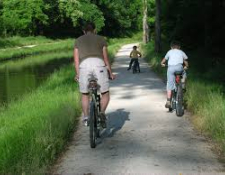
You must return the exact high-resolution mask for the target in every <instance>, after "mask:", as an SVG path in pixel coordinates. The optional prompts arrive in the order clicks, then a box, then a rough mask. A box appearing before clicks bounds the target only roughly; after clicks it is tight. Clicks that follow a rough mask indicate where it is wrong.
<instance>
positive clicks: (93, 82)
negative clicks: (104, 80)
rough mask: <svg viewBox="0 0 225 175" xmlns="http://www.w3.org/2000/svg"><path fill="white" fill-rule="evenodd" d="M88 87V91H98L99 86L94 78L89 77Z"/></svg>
mask: <svg viewBox="0 0 225 175" xmlns="http://www.w3.org/2000/svg"><path fill="white" fill-rule="evenodd" d="M88 81H89V85H88V88H89V89H90V88H91V89H98V88H99V85H98V83H97V81H98V79H97V78H95V77H94V76H91V77H90V78H89V79H88Z"/></svg>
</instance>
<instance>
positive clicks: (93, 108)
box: [88, 77, 105, 148]
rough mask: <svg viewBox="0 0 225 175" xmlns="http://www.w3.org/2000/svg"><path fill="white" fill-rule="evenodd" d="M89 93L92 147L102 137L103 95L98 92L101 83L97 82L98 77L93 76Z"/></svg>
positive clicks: (90, 80)
mask: <svg viewBox="0 0 225 175" xmlns="http://www.w3.org/2000/svg"><path fill="white" fill-rule="evenodd" d="M88 81H89V85H88V88H89V94H90V97H91V98H90V105H89V109H90V118H89V136H90V146H91V148H95V147H96V140H97V139H98V138H100V130H101V124H102V122H105V121H102V120H101V118H100V115H99V114H100V109H101V106H100V101H101V95H100V94H99V93H98V90H99V85H98V83H97V78H95V77H91V78H90V79H89V80H88Z"/></svg>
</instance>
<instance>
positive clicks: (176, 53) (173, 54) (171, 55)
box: [165, 49, 188, 66]
mask: <svg viewBox="0 0 225 175" xmlns="http://www.w3.org/2000/svg"><path fill="white" fill-rule="evenodd" d="M165 59H166V60H168V65H169V66H174V65H178V64H183V62H184V60H186V59H188V57H187V55H186V54H185V53H184V52H183V51H182V50H179V49H171V50H169V51H168V52H167V54H166V56H165Z"/></svg>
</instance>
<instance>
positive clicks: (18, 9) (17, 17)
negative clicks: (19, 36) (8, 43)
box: [1, 0, 48, 34]
mask: <svg viewBox="0 0 225 175" xmlns="http://www.w3.org/2000/svg"><path fill="white" fill-rule="evenodd" d="M2 6H3V9H2V12H1V13H2V22H3V24H4V30H5V32H6V33H15V32H22V33H25V32H28V33H30V34H31V33H32V30H35V29H36V27H37V26H36V25H35V24H34V22H35V21H38V22H40V23H41V24H47V20H48V16H46V15H45V14H44V12H43V11H44V10H46V9H47V8H48V6H47V5H46V4H44V2H43V0H35V1H27V0H11V1H8V0H3V1H2Z"/></svg>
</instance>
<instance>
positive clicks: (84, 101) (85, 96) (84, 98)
mask: <svg viewBox="0 0 225 175" xmlns="http://www.w3.org/2000/svg"><path fill="white" fill-rule="evenodd" d="M81 104H82V110H83V114H84V117H88V116H89V112H88V111H89V95H88V94H86V93H82V97H81Z"/></svg>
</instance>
